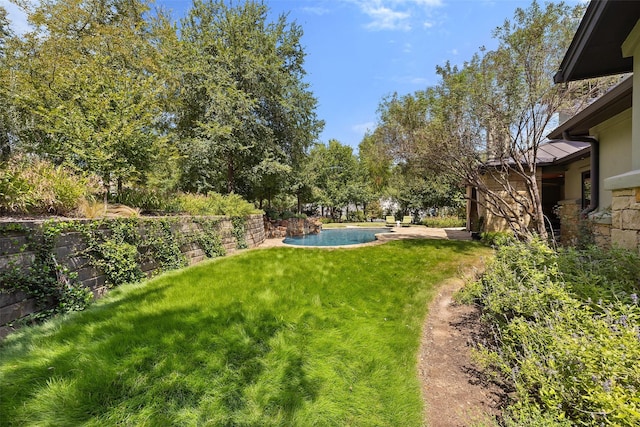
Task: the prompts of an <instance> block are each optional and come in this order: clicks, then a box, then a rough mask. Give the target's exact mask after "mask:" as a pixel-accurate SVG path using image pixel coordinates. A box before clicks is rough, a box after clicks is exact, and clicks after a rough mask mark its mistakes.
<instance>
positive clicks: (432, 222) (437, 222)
mask: <svg viewBox="0 0 640 427" xmlns="http://www.w3.org/2000/svg"><path fill="white" fill-rule="evenodd" d="M465 223H466V220H464V219H461V218H458V217H457V216H433V217H427V218H425V219H423V220H422V225H425V226H427V227H432V228H454V227H464V226H465Z"/></svg>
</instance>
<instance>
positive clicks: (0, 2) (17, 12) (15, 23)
mask: <svg viewBox="0 0 640 427" xmlns="http://www.w3.org/2000/svg"><path fill="white" fill-rule="evenodd" d="M0 6H2V7H4V8H5V10H6V11H7V18H8V19H9V21H10V23H11V29H12V30H13V32H14V33H16V34H19V35H20V34H24V33H26V32H28V31H30V30H32V29H33V28H32V27H31V26H30V25H29V23H28V22H27V15H26V13H24V11H23V10H22V9H20V8H19V7H18V6H16V5H15V4H13V3H11V2H10V1H9V0H0Z"/></svg>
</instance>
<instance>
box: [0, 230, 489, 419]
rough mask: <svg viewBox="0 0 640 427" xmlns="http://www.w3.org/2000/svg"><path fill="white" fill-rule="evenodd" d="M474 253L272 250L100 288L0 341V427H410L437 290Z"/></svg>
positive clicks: (420, 246) (395, 248)
mask: <svg viewBox="0 0 640 427" xmlns="http://www.w3.org/2000/svg"><path fill="white" fill-rule="evenodd" d="M488 251H489V250H488V249H486V248H484V247H481V246H478V245H476V244H474V243H472V242H452V241H436V240H432V241H428V240H414V241H397V242H390V243H387V244H385V245H379V246H373V247H363V248H357V249H341V250H319V249H304V250H301V249H292V248H274V249H269V250H256V251H248V252H245V253H242V254H240V255H237V256H234V257H230V258H224V259H219V260H215V261H207V262H204V263H201V264H199V265H197V266H194V267H191V268H188V269H183V270H180V271H177V272H172V273H167V274H165V275H163V276H159V277H157V278H156V279H154V280H152V281H149V282H147V283H144V284H138V285H127V286H124V287H121V288H118V289H117V290H114V291H112V293H111V295H109V296H108V297H106V298H105V299H103V300H101V301H99V302H98V303H96V304H95V305H94V306H92V307H90V308H89V309H87V310H86V311H83V312H78V313H73V314H71V315H69V316H67V317H66V318H60V319H56V320H54V321H52V322H49V323H46V324H44V325H42V326H39V327H34V328H26V329H24V330H21V331H19V332H18V333H16V334H15V335H14V336H10V337H9V338H8V339H7V340H6V341H5V342H4V343H2V345H1V348H0V388H1V389H2V399H0V413H2V418H1V421H0V422H1V423H3V424H4V425H100V426H102V425H115V424H128V425H149V426H152V425H216V426H218V425H243V426H251V425H256V426H257V425H260V426H270V425H273V426H275V425H286V426H292V425H293V426H295V425H304V426H306V425H358V426H367V425H398V426H400V425H401V426H419V425H422V399H421V397H420V387H419V383H418V379H417V373H416V352H417V349H418V344H419V339H420V333H421V327H422V322H423V319H424V316H425V311H426V307H427V302H428V301H429V300H430V299H431V297H432V296H433V295H434V293H435V291H436V288H437V287H436V285H437V284H438V283H440V282H441V281H442V280H444V279H445V278H447V277H450V276H453V275H456V274H458V272H459V268H460V266H461V265H464V264H468V263H469V262H472V261H474V260H477V258H478V256H479V255H482V254H487V253H488Z"/></svg>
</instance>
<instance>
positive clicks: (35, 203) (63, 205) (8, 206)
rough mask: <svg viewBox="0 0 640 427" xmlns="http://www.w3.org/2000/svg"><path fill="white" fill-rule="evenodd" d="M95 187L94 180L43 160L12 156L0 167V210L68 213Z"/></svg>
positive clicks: (94, 190)
mask: <svg viewBox="0 0 640 427" xmlns="http://www.w3.org/2000/svg"><path fill="white" fill-rule="evenodd" d="M97 191H99V190H98V186H97V181H95V180H92V179H89V178H85V177H82V176H80V175H77V174H75V173H73V172H72V171H71V170H69V169H66V168H64V167H62V166H54V165H53V164H51V163H50V162H48V161H46V160H30V159H26V158H23V157H14V158H13V159H11V160H10V161H9V162H7V164H6V165H4V167H3V168H2V169H0V195H1V196H0V211H6V212H16V213H24V214H45V213H48V214H55V215H68V214H70V213H71V212H72V211H74V210H75V209H77V208H78V205H79V204H80V202H81V200H83V198H84V197H86V196H88V195H90V194H92V193H95V192H97Z"/></svg>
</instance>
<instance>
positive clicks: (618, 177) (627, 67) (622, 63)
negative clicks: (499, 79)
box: [549, 0, 640, 249]
mask: <svg viewBox="0 0 640 427" xmlns="http://www.w3.org/2000/svg"><path fill="white" fill-rule="evenodd" d="M634 70H635V71H636V72H635V73H634V74H633V75H632V76H630V77H628V78H626V79H625V80H623V81H622V82H621V83H620V84H619V85H617V86H616V87H614V88H613V89H611V90H610V91H609V92H607V93H606V94H604V95H603V96H602V97H600V98H599V99H598V100H596V101H595V102H594V103H592V104H591V105H590V106H589V107H587V108H586V109H584V110H583V111H581V112H580V113H578V114H577V115H575V116H574V117H572V118H571V119H569V120H567V121H566V122H564V123H563V124H561V125H560V126H559V127H558V128H556V129H555V130H554V131H553V132H551V134H550V135H549V138H552V139H553V138H563V139H565V140H579V141H586V142H589V143H590V145H591V161H590V165H589V170H588V175H583V176H588V177H589V184H590V192H591V201H590V206H589V207H588V208H587V212H586V213H588V214H589V218H590V219H592V220H593V223H594V224H595V225H596V229H595V231H596V234H597V237H598V238H599V241H600V243H602V244H608V243H609V242H610V243H611V244H613V245H616V246H620V247H624V248H630V249H640V107H638V108H635V109H634V108H633V104H635V105H640V2H638V1H613V0H601V1H592V2H591V3H590V4H589V6H588V7H587V10H586V12H585V15H584V17H583V18H582V21H581V22H580V25H579V27H578V30H577V31H576V34H575V36H574V38H573V41H572V43H571V45H570V46H569V49H568V50H567V52H566V54H565V56H564V59H563V60H562V63H561V65H560V69H559V70H558V72H557V73H556V75H555V76H554V81H555V82H556V83H565V82H570V81H577V80H582V79H588V78H594V77H601V76H607V75H615V74H625V73H632V72H634ZM634 99H635V102H634ZM582 167H583V168H584V165H582ZM585 172H587V171H586V170H583V171H582V173H585ZM576 200H577V199H574V198H573V197H565V199H563V206H566V207H567V208H566V209H565V212H567V211H571V210H573V211H577V209H576V208H575V206H574V205H576V204H577V202H576ZM572 206H573V207H572ZM569 217H571V215H569V214H568V215H567V219H569ZM574 217H575V214H574Z"/></svg>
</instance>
